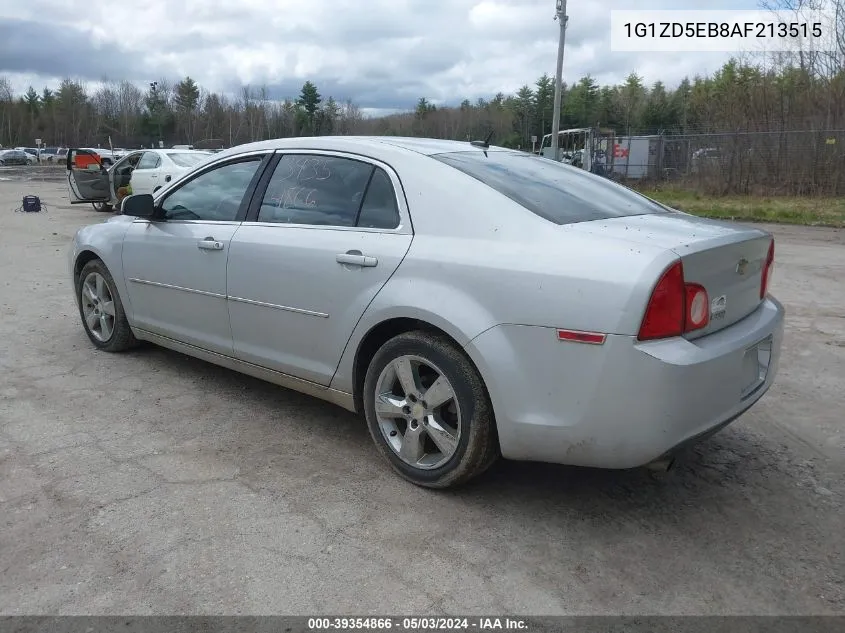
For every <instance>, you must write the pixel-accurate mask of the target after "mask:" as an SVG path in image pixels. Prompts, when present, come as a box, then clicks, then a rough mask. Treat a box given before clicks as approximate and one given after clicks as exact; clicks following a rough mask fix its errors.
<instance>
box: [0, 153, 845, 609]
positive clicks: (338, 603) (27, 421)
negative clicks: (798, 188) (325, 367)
mask: <svg viewBox="0 0 845 633" xmlns="http://www.w3.org/2000/svg"><path fill="white" fill-rule="evenodd" d="M22 173H23V174H27V173H29V174H35V173H38V174H42V173H46V172H43V171H42V172H36V171H30V172H22V171H20V170H18V171H12V170H5V171H3V170H0V272H2V279H0V614H3V615H12V614H198V613H204V614H315V613H341V614H362V615H366V614H375V613H382V614H387V613H390V614H414V615H421V614H482V613H486V614H491V613H493V614H504V613H507V614H524V615H529V614H535V615H536V614H640V615H644V614H705V613H708V614H845V584H844V583H845V559H843V543H845V514H843V494H845V484H843V473H845V415H843V410H845V389H843V386H845V231H840V232H837V231H835V230H830V229H812V228H795V227H792V228H791V227H782V226H775V227H769V228H770V230H772V231H773V232H774V233H775V235H776V237H777V256H776V261H777V264H776V269H775V273H774V281H773V286H772V290H773V293H774V294H775V295H777V296H778V297H779V298H780V299H781V300H782V301H783V302H784V303H785V305H786V307H787V310H788V319H787V335H786V340H785V349H784V353H783V358H782V361H781V368H780V374H779V377H778V379H777V381H776V383H775V385H774V387H773V388H772V389H771V391H770V392H769V394H768V395H767V396H765V397H764V398H763V399H762V400H761V402H760V403H759V404H758V405H757V406H756V407H754V408H753V409H752V410H751V411H750V412H749V413H747V414H746V415H744V416H743V417H742V418H740V419H739V420H738V421H737V422H735V423H734V424H733V425H731V426H729V427H728V428H727V429H726V430H724V431H723V432H722V433H720V434H718V435H716V436H715V437H713V438H712V439H711V440H709V441H707V442H706V443H704V444H702V445H700V446H698V447H696V448H695V449H694V450H693V451H691V452H690V453H689V454H688V455H686V456H684V457H683V458H682V459H681V460H680V462H679V464H678V466H677V467H676V469H675V470H674V471H672V472H670V473H667V474H666V475H662V476H660V477H655V476H653V475H651V474H648V473H646V472H642V471H629V472H606V471H592V470H586V469H577V468H566V467H559V466H550V465H541V464H518V463H508V462H502V463H500V464H499V465H498V466H497V467H495V469H494V470H493V471H492V472H490V473H489V474H488V475H486V476H484V477H483V478H482V479H480V480H478V481H477V482H475V483H474V484H472V485H470V486H469V487H466V488H463V489H461V490H458V491H455V492H446V493H443V492H431V491H426V490H422V489H419V488H416V487H414V486H412V485H410V484H407V483H405V482H403V481H401V480H400V479H398V478H397V477H396V476H394V475H393V474H392V473H391V472H390V471H389V470H388V468H387V467H386V466H385V465H383V464H382V463H381V461H380V460H379V459H378V457H377V455H376V450H375V448H374V446H372V444H371V441H370V438H369V436H368V434H367V430H366V427H365V425H364V423H363V422H362V421H361V420H360V419H358V418H356V417H355V416H353V415H351V414H348V413H346V412H344V411H342V410H340V409H338V408H335V407H333V406H331V405H329V404H325V403H322V402H320V401H317V400H313V399H310V398H308V397H306V396H302V395H298V394H296V393H293V392H290V391H286V390H283V389H280V388H277V387H274V386H272V385H269V384H265V383H262V382H259V381H257V380H253V379H251V378H248V377H244V376H241V375H238V374H235V373H232V372H230V371H227V370H223V369H219V368H217V367H215V366H212V365H209V364H206V363H203V362H201V361H196V360H192V359H190V358H187V357H184V356H181V355H179V354H176V353H172V352H169V351H166V350H162V349H158V348H155V347H150V348H147V349H141V350H138V351H136V352H133V353H130V354H125V355H112V354H106V353H100V352H97V351H95V350H94V348H93V347H92V346H91V345H90V343H89V341H88V340H87V338H86V337H85V335H84V333H83V330H82V327H81V324H80V323H79V316H78V313H77V312H76V308H75V305H74V300H73V298H72V294H71V290H70V280H69V278H68V272H67V269H66V266H67V264H66V254H67V248H68V244H69V240H70V238H71V236H72V235H73V233H74V232H75V231H76V230H77V228H79V227H80V226H82V225H85V224H88V223H92V222H97V221H101V220H103V219H104V216H103V215H102V214H98V213H95V212H94V211H93V210H92V209H91V207H89V206H71V205H69V204H68V202H67V198H66V193H65V190H64V185H63V184H62V183H61V182H59V181H58V178H57V176H60V175H61V172H60V171H59V172H54V173H55V174H56V176H54V177H51V178H49V179H45V178H44V177H43V176H38V177H31V176H26V175H23V176H22V175H21V174H22ZM51 173H52V172H51ZM27 193H34V194H37V195H39V196H41V198H42V200H43V201H44V202H46V203H47V204H48V205H49V207H48V210H47V212H46V213H40V214H23V213H14V212H13V210H14V209H15V208H17V207H18V206H20V203H21V197H22V196H23V195H24V194H27Z"/></svg>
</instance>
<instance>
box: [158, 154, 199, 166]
mask: <svg viewBox="0 0 845 633" xmlns="http://www.w3.org/2000/svg"><path fill="white" fill-rule="evenodd" d="M167 156H168V157H169V158H170V160H172V161H173V162H174V163H176V164H177V165H179V167H193V166H194V165H198V164H199V163H201V162H202V161H204V160H205V159H206V158H208V154H187V153H185V152H182V153H178V152H171V153H168V154H167Z"/></svg>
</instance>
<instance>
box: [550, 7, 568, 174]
mask: <svg viewBox="0 0 845 633" xmlns="http://www.w3.org/2000/svg"><path fill="white" fill-rule="evenodd" d="M555 20H557V21H558V22H559V23H560V40H559V41H558V44H557V73H556V74H555V105H554V112H553V113H552V156H553V157H554V159H555V160H557V161H559V160H560V147H559V145H560V139H559V138H558V137H559V132H560V100H561V96H562V92H563V47H564V44H565V43H566V23H567V22H568V21H569V17H568V16H567V15H566V0H557V7H556V12H555Z"/></svg>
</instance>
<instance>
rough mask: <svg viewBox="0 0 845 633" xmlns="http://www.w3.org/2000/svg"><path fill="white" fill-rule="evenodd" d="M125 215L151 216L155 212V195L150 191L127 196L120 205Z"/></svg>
mask: <svg viewBox="0 0 845 633" xmlns="http://www.w3.org/2000/svg"><path fill="white" fill-rule="evenodd" d="M120 209H121V211H122V213H123V215H131V216H134V217H136V218H151V217H152V216H153V213H154V212H155V205H154V204H153V196H152V194H149V193H136V194H133V195H131V196H126V197H125V198H124V199H123V203H122V204H121V207H120Z"/></svg>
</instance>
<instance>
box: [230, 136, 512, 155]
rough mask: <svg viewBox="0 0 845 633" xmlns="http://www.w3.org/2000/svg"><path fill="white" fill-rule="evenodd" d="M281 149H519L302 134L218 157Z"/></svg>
mask: <svg viewBox="0 0 845 633" xmlns="http://www.w3.org/2000/svg"><path fill="white" fill-rule="evenodd" d="M277 149H313V150H327V151H339V152H350V153H353V154H354V153H360V154H363V155H365V156H370V157H372V158H375V159H382V160H386V159H387V158H388V157H390V156H396V154H397V153H400V154H404V155H405V156H408V155H417V156H420V155H423V156H432V155H434V154H446V153H449V152H471V151H488V152H495V151H501V152H517V150H512V149H507V148H505V147H497V146H494V145H491V146H490V147H487V148H481V147H476V146H473V145H471V144H470V143H469V142H467V141H447V140H441V139H428V138H412V137H406V136H299V137H296V136H294V137H289V138H280V139H272V140H269V141H257V142H255V143H247V144H245V145H238V146H236V147H231V148H229V149H226V150H223V151H222V152H219V153H217V154H216V155H215V156H216V157H217V158H224V157H227V156H237V155H238V154H243V153H245V152H252V151H260V150H277Z"/></svg>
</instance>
